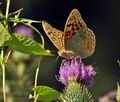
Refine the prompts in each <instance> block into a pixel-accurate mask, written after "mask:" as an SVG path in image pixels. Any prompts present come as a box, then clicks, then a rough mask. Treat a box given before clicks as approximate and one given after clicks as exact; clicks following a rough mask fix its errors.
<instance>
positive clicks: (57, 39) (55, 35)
mask: <svg viewBox="0 0 120 102" xmlns="http://www.w3.org/2000/svg"><path fill="white" fill-rule="evenodd" d="M42 26H43V29H44V31H45V33H46V34H47V36H48V37H49V39H50V40H51V41H52V43H53V44H54V45H55V46H56V48H57V49H58V50H59V51H60V50H63V49H65V45H64V32H62V31H60V30H58V29H56V28H54V27H52V26H51V25H50V24H49V23H47V22H46V21H42Z"/></svg>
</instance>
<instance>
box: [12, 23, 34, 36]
mask: <svg viewBox="0 0 120 102" xmlns="http://www.w3.org/2000/svg"><path fill="white" fill-rule="evenodd" d="M13 32H14V33H19V34H21V35H25V36H30V37H33V33H34V31H33V29H32V28H31V27H29V26H27V25H24V24H19V25H16V26H15V27H14V28H13Z"/></svg>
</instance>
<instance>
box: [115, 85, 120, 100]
mask: <svg viewBox="0 0 120 102" xmlns="http://www.w3.org/2000/svg"><path fill="white" fill-rule="evenodd" d="M116 100H117V102H120V85H119V84H118V83H117V94H116Z"/></svg>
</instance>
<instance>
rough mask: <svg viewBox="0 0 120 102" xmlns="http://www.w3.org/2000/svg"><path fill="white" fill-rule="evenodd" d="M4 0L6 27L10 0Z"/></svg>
mask: <svg viewBox="0 0 120 102" xmlns="http://www.w3.org/2000/svg"><path fill="white" fill-rule="evenodd" d="M6 1H7V6H6V14H5V18H6V21H5V26H6V28H8V24H7V19H8V13H9V7H10V0H6Z"/></svg>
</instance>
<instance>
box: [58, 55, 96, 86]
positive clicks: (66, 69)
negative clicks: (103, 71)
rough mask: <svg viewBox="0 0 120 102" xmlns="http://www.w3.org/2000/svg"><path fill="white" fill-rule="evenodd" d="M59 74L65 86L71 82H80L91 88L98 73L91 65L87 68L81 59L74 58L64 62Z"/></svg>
mask: <svg viewBox="0 0 120 102" xmlns="http://www.w3.org/2000/svg"><path fill="white" fill-rule="evenodd" d="M59 74H60V77H59V80H60V82H61V83H62V84H64V85H67V84H68V83H69V82H71V81H78V82H81V83H82V84H84V85H86V86H89V85H91V83H92V80H93V77H94V76H95V75H96V72H95V70H94V69H93V67H92V66H91V65H89V66H85V65H84V64H83V63H82V61H81V58H80V57H73V58H71V59H65V60H63V61H62V64H61V66H60V71H59Z"/></svg>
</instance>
